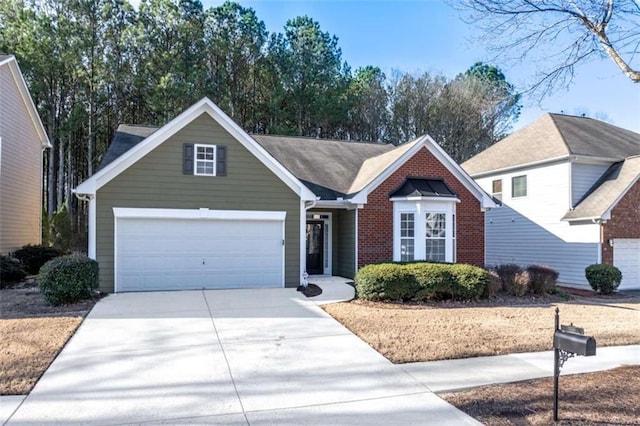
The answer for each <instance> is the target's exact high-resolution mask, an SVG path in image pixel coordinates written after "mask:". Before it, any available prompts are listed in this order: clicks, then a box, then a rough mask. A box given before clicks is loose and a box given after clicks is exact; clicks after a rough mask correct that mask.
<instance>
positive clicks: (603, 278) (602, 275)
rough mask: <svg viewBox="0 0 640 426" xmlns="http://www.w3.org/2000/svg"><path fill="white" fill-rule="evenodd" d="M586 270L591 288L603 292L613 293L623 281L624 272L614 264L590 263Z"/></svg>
mask: <svg viewBox="0 0 640 426" xmlns="http://www.w3.org/2000/svg"><path fill="white" fill-rule="evenodd" d="M584 271H585V276H586V277H587V281H589V285H590V286H591V288H592V289H594V290H595V291H599V292H600V293H602V294H611V293H613V292H614V291H615V290H616V289H617V288H618V286H619V285H620V282H621V281H622V272H620V269H618V268H616V267H615V266H613V265H607V264H605V263H601V264H594V265H589V266H587V267H586V268H585V270H584Z"/></svg>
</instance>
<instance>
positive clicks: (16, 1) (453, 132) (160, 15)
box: [0, 0, 519, 230]
mask: <svg viewBox="0 0 640 426" xmlns="http://www.w3.org/2000/svg"><path fill="white" fill-rule="evenodd" d="M0 52H5V53H9V54H14V55H15V56H16V58H17V60H18V62H19V64H20V67H21V69H22V72H23V74H24V76H25V80H26V81H27V84H28V85H29V89H30V92H31V95H32V97H33V100H34V103H35V105H36V107H37V109H38V111H39V113H40V116H41V118H42V121H43V123H44V125H45V128H46V130H47V133H48V135H49V137H50V139H51V142H52V145H53V149H50V150H49V152H48V154H47V156H46V158H45V165H44V167H45V175H46V179H45V180H46V181H45V194H46V197H47V199H46V200H44V207H45V210H46V212H47V213H48V215H49V217H51V215H52V214H53V212H55V211H57V210H59V209H60V208H61V207H63V206H66V208H67V209H68V211H69V214H70V216H71V221H72V223H73V228H74V229H76V230H78V229H83V227H84V223H83V217H84V215H83V211H82V208H83V207H82V205H79V204H78V202H77V200H76V199H75V197H74V196H73V195H72V193H71V190H72V189H73V188H75V187H76V186H77V185H78V184H79V183H80V182H82V181H83V180H84V179H86V178H87V177H89V176H91V175H92V174H93V173H94V172H95V171H96V167H97V166H98V164H99V162H100V159H101V157H102V155H103V154H104V152H105V151H106V149H107V147H108V145H109V142H110V140H111V138H112V136H113V133H114V131H115V129H116V127H117V125H118V124H120V123H129V124H150V125H163V124H165V123H166V122H167V121H169V120H170V119H172V118H174V117H175V116H176V115H178V114H179V113H180V112H182V111H183V110H184V109H186V108H187V107H189V106H190V105H192V104H193V103H195V102H196V101H197V100H199V99H201V98H202V97H204V96H208V97H209V98H211V99H212V100H213V101H214V102H215V103H216V104H217V105H218V106H220V108H222V109H223V110H224V111H225V112H226V113H227V114H228V115H229V116H230V117H232V118H233V119H234V120H235V121H236V122H237V123H238V124H239V125H240V126H242V127H243V128H244V129H245V130H247V131H249V132H253V133H269V134H285V135H301V136H312V137H320V138H333V139H345V140H360V141H370V142H381V143H383V142H384V143H394V144H399V143H403V142H406V141H408V140H411V139H412V138H415V137H417V136H419V135H422V134H424V133H429V134H430V135H431V136H432V137H433V138H434V139H435V140H436V141H437V142H438V143H440V144H441V145H442V147H443V148H444V149H445V150H446V151H447V152H448V153H449V154H451V155H452V157H453V158H454V159H456V160H457V161H463V160H465V159H467V158H469V157H471V156H473V155H474V154H475V153H477V152H479V151H481V150H483V149H485V148H486V147H487V146H489V145H491V144H492V143H494V142H495V141H496V140H498V139H499V138H500V137H502V136H504V134H505V133H506V132H508V130H509V127H510V126H511V124H512V123H513V122H514V120H515V119H517V117H518V113H519V95H518V94H516V92H515V90H514V88H513V87H512V85H511V84H509V83H508V82H507V80H506V79H505V77H504V75H503V74H502V73H501V72H500V70H499V69H497V68H496V67H493V66H490V65H486V64H482V63H478V64H475V65H473V66H472V67H471V68H469V69H468V70H466V72H461V73H460V75H458V76H457V77H455V78H453V79H448V78H446V77H445V76H442V75H433V74H430V73H423V74H419V75H413V74H407V73H402V72H400V71H394V72H393V75H390V76H387V75H385V74H384V73H383V72H382V70H381V69H380V68H378V67H376V66H373V65H372V66H367V67H363V68H359V69H356V70H355V71H354V70H352V69H351V67H350V66H349V65H348V63H347V62H346V61H344V60H343V58H342V52H341V50H340V47H339V44H338V38H337V37H336V36H334V35H331V34H329V33H328V32H324V31H322V29H321V27H320V24H319V23H318V22H316V21H314V20H313V19H312V18H310V17H307V16H302V17H295V18H293V19H290V20H289V21H287V23H286V25H285V26H284V28H283V31H282V32H278V33H269V32H268V31H267V30H266V28H265V25H264V23H263V22H262V21H261V20H260V19H259V18H258V16H257V15H256V13H255V11H254V10H253V9H251V8H245V7H243V6H241V5H240V4H238V3H234V2H226V3H224V4H222V5H221V6H218V7H212V8H209V9H206V10H205V9H204V8H203V6H202V4H201V3H200V1H199V0H142V2H141V3H140V5H139V7H138V9H137V10H136V9H135V8H133V7H132V6H131V4H129V2H128V1H127V0H27V1H24V0H0ZM428 65H429V64H427V63H425V66H428Z"/></svg>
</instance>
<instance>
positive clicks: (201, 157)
mask: <svg viewBox="0 0 640 426" xmlns="http://www.w3.org/2000/svg"><path fill="white" fill-rule="evenodd" d="M195 151H196V155H195V157H196V158H195V161H194V168H195V170H194V174H195V175H198V176H215V175H216V146H215V145H197V144H196V145H195Z"/></svg>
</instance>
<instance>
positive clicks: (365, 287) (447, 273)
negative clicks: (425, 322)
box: [355, 262, 491, 301]
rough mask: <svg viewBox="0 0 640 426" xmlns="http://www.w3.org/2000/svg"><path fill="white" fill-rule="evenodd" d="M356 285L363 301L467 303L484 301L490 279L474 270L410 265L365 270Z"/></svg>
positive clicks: (425, 264) (446, 266) (358, 275)
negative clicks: (452, 301)
mask: <svg viewBox="0 0 640 426" xmlns="http://www.w3.org/2000/svg"><path fill="white" fill-rule="evenodd" d="M355 282H356V291H357V294H358V297H359V298H362V299H366V300H417V301H422V300H440V299H465V300H466V299H478V298H480V297H483V296H484V295H485V294H486V293H487V287H488V286H489V284H490V282H491V278H490V276H489V274H488V273H487V272H486V271H484V270H483V269H482V268H478V267H476V266H471V265H462V264H444V263H427V262H421V263H420V262H412V263H382V264H372V265H367V266H364V267H363V268H360V270H359V271H358V272H357V274H356V277H355Z"/></svg>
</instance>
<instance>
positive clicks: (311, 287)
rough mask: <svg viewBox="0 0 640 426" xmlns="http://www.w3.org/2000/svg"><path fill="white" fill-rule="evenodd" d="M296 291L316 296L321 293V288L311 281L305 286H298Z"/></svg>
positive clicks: (308, 295)
mask: <svg viewBox="0 0 640 426" xmlns="http://www.w3.org/2000/svg"><path fill="white" fill-rule="evenodd" d="M298 291H299V292H300V293H302V294H304V295H305V296H307V297H316V296H319V295H321V294H322V289H321V288H320V287H318V286H317V285H315V284H312V283H309V284H308V285H307V286H306V287H304V286H299V287H298Z"/></svg>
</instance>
